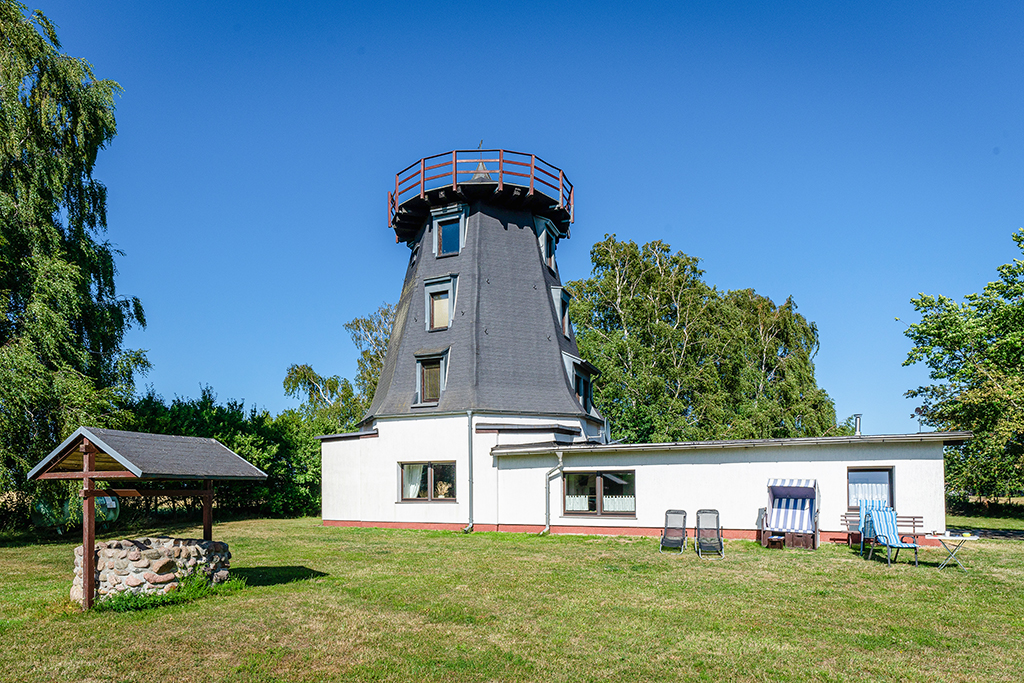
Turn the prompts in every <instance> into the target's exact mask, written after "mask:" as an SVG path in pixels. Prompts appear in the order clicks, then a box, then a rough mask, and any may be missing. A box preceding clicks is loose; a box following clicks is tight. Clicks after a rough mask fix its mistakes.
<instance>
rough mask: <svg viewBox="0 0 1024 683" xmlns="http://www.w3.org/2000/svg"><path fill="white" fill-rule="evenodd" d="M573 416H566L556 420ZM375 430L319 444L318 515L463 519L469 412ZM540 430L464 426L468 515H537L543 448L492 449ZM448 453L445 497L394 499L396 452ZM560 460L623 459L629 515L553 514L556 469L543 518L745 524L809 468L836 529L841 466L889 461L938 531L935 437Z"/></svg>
mask: <svg viewBox="0 0 1024 683" xmlns="http://www.w3.org/2000/svg"><path fill="white" fill-rule="evenodd" d="M553 422H556V420H553V419H551V418H527V417H509V416H500V415H487V414H481V415H477V414H474V416H473V423H474V425H477V424H480V423H491V424H493V423H505V424H550V423H553ZM557 422H559V423H561V424H565V425H574V426H582V425H578V423H575V422H574V421H573V420H557ZM375 426H376V428H377V430H378V433H379V436H378V437H376V438H362V439H350V440H339V441H325V442H323V444H322V458H323V518H324V519H325V520H338V521H365V522H407V523H461V524H466V523H467V522H468V521H469V496H468V494H469V467H468V464H469V460H468V442H467V436H468V434H467V416H466V415H453V416H440V417H416V418H402V419H391V420H378V421H377V423H376V425H375ZM551 440H552V435H551V434H550V433H548V434H543V433H537V432H530V433H516V432H502V433H499V434H494V433H481V434H477V433H476V432H475V429H474V433H473V454H474V457H473V479H474V522H475V523H477V524H501V525H542V524H544V507H545V506H544V475H545V473H546V472H547V471H548V470H550V469H551V468H552V467H553V466H554V465H555V464H557V458H556V457H555V455H554V453H551V454H547V455H529V456H511V455H507V456H502V457H494V456H492V455H491V452H490V451H491V448H492V447H494V446H496V445H499V443H500V444H501V445H509V444H517V443H537V442H544V441H551ZM442 460H443V461H450V460H454V461H455V463H456V492H457V498H456V501H455V502H451V503H449V502H420V501H417V502H402V501H401V500H400V491H399V485H400V473H399V468H398V463H400V462H420V461H442ZM564 465H565V470H566V471H573V470H577V471H584V470H597V469H603V470H616V469H627V470H633V471H635V472H636V498H637V512H636V517H635V518H624V517H588V516H573V515H569V516H567V515H563V514H562V479H561V476H560V475H557V474H556V475H555V476H554V477H552V479H551V499H550V502H551V523H552V524H553V525H571V526H595V527H599V526H613V527H614V526H637V527H649V528H655V527H660V526H662V524H663V523H664V515H665V510H666V509H669V508H681V509H683V510H686V511H687V513H688V517H687V523H688V524H689V525H691V526H692V524H693V522H694V520H695V517H696V512H697V510H698V509H701V508H714V509H717V510H718V511H719V512H720V513H721V519H722V525H723V526H724V527H725V528H727V529H754V528H755V527H756V523H757V512H758V509H759V508H761V507H764V506H766V505H767V504H768V493H767V488H766V487H767V482H768V480H769V479H771V478H797V479H817V480H818V486H819V489H820V491H821V500H820V502H819V509H820V517H819V523H820V528H821V529H822V530H824V531H840V530H841V529H842V527H841V525H840V523H839V518H840V515H841V514H842V513H844V512H846V510H847V469H848V468H849V467H893V468H894V491H895V498H896V500H895V502H896V510H897V512H898V513H899V514H904V515H922V516H923V517H924V526H925V529H926V530H928V531H931V530H932V529H935V530H938V531H944V530H945V494H944V486H943V481H944V479H943V455H942V445H941V442H939V441H931V442H911V443H862V444H861V443H853V444H849V443H838V444H825V445H813V446H794V445H787V446H773V447H756V448H753V447H752V448H727V449H723V448H708V449H697V450H683V451H647V452H632V453H630V452H617V453H589V454H576V453H566V455H565V460H564Z"/></svg>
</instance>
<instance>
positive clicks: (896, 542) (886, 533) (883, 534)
mask: <svg viewBox="0 0 1024 683" xmlns="http://www.w3.org/2000/svg"><path fill="white" fill-rule="evenodd" d="M871 527H872V529H873V530H874V531H873V533H874V536H875V542H877V543H881V544H882V545H886V546H889V547H890V548H916V547H917V544H916V543H904V542H903V541H901V540H900V532H899V530H898V529H897V528H896V511H895V510H893V509H892V508H890V507H884V508H881V509H879V510H872V511H871Z"/></svg>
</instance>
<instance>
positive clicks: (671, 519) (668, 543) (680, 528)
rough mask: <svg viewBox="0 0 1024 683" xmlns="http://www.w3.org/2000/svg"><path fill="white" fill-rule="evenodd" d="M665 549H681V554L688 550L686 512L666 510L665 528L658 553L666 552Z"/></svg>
mask: <svg viewBox="0 0 1024 683" xmlns="http://www.w3.org/2000/svg"><path fill="white" fill-rule="evenodd" d="M665 548H679V553H680V554H682V552H683V551H684V550H686V510H665V528H664V529H663V530H662V532H661V545H660V546H659V547H658V552H659V553H663V552H665Z"/></svg>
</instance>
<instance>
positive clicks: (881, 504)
mask: <svg viewBox="0 0 1024 683" xmlns="http://www.w3.org/2000/svg"><path fill="white" fill-rule="evenodd" d="M857 503H858V504H859V505H860V523H859V524H858V525H857V531H858V532H859V533H860V554H861V555H863V554H864V525H865V523H866V522H867V517H868V514H867V513H868V511H869V510H881V509H883V508H887V507H889V503H887V502H886V501H884V500H860V501H857Z"/></svg>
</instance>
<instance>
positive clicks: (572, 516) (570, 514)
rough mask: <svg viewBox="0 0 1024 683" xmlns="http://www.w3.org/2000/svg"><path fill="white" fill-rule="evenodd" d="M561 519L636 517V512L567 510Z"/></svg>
mask: <svg viewBox="0 0 1024 683" xmlns="http://www.w3.org/2000/svg"><path fill="white" fill-rule="evenodd" d="M561 519H636V514H635V513H634V514H632V515H631V514H629V513H628V512H625V513H622V514H616V513H614V512H606V513H604V514H603V515H599V514H597V513H596V512H565V513H562V516H561Z"/></svg>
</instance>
